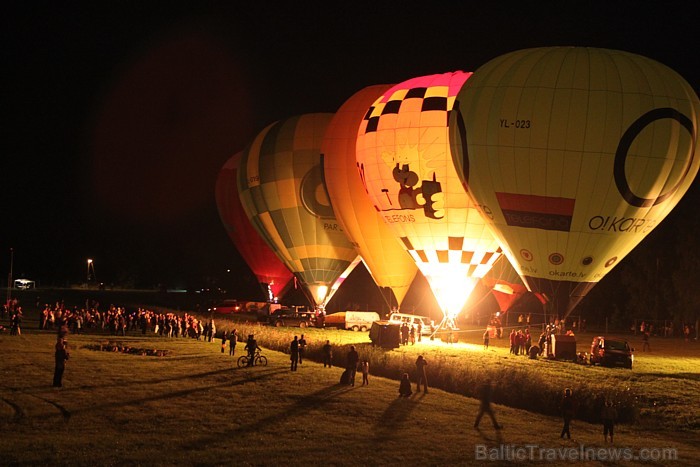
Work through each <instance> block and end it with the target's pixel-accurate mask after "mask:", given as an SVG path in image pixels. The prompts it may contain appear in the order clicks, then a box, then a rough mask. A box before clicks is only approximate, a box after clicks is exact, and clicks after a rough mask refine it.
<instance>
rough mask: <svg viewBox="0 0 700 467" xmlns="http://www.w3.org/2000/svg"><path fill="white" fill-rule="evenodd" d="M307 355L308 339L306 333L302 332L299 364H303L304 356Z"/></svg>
mask: <svg viewBox="0 0 700 467" xmlns="http://www.w3.org/2000/svg"><path fill="white" fill-rule="evenodd" d="M305 355H306V339H305V338H304V335H303V334H302V335H301V337H300V338H299V364H300V365H301V364H302V363H304V362H303V360H304V356H305Z"/></svg>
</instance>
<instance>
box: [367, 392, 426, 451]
mask: <svg viewBox="0 0 700 467" xmlns="http://www.w3.org/2000/svg"><path fill="white" fill-rule="evenodd" d="M424 397H425V393H421V394H419V393H417V392H416V393H414V394H413V395H412V396H411V397H408V398H407V397H397V398H396V399H394V400H393V402H391V404H389V406H388V407H387V408H386V410H385V411H384V413H383V414H382V416H381V418H380V419H379V422H377V424H376V425H375V427H374V432H375V436H374V443H375V444H377V445H381V444H382V443H384V442H386V441H388V440H390V439H392V438H395V437H398V436H400V435H398V434H397V430H398V429H400V428H401V427H402V426H403V425H405V424H406V423H407V421H408V418H409V415H411V412H413V410H414V409H415V408H416V407H417V406H418V403H419V402H420V401H421V400H422V399H423V398H424Z"/></svg>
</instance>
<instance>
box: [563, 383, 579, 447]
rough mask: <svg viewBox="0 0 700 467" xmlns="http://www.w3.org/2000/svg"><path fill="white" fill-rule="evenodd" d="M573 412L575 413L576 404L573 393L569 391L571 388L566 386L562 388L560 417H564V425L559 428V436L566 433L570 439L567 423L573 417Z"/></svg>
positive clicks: (568, 423)
mask: <svg viewBox="0 0 700 467" xmlns="http://www.w3.org/2000/svg"><path fill="white" fill-rule="evenodd" d="M575 413H576V404H575V401H574V396H573V393H572V392H571V389H569V388H566V389H565V390H564V397H563V399H562V401H561V414H562V417H563V418H564V426H563V427H562V429H561V436H560V438H564V435H566V437H567V439H571V432H570V431H569V425H570V423H571V420H572V419H573V418H574V415H575Z"/></svg>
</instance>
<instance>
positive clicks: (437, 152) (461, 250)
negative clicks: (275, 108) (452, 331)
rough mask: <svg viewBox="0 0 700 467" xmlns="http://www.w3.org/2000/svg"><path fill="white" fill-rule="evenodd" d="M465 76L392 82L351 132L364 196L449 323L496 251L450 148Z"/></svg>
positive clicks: (428, 77)
mask: <svg viewBox="0 0 700 467" xmlns="http://www.w3.org/2000/svg"><path fill="white" fill-rule="evenodd" d="M469 76H470V73H463V72H456V73H445V74H442V75H430V76H423V77H418V78H414V79H411V80H408V81H405V82H403V83H400V84H397V85H396V86H393V87H392V88H391V89H389V90H387V91H386V92H385V93H384V94H383V95H382V96H381V97H380V98H378V99H377V100H376V101H375V102H374V104H373V105H372V106H371V107H370V109H369V111H368V112H367V113H366V116H365V119H364V120H363V122H362V124H361V126H360V129H359V132H358V136H357V163H358V169H359V171H360V174H361V176H362V179H363V181H364V184H365V187H366V190H367V193H368V194H369V196H370V198H371V199H372V202H373V203H374V206H375V208H376V210H377V211H378V212H379V213H381V215H382V217H383V219H384V221H385V222H386V223H387V225H388V226H389V227H390V228H391V229H392V230H393V231H394V234H395V235H396V236H397V237H398V238H399V239H400V240H401V243H402V244H403V246H404V248H405V249H406V251H407V252H408V253H409V254H410V255H411V257H412V258H413V259H414V261H415V263H416V265H417V266H418V268H419V269H420V271H421V272H422V273H423V275H424V276H425V278H426V279H427V281H428V283H429V284H430V287H431V289H432V291H433V293H434V294H435V297H436V299H437V301H438V304H439V305H440V307H441V309H442V310H443V313H445V315H446V317H447V318H449V319H451V320H453V319H454V318H455V317H456V315H457V314H458V313H459V312H461V311H462V307H463V306H464V303H465V302H466V300H467V298H468V297H469V294H470V293H471V291H472V289H473V288H474V286H475V285H476V283H477V281H478V280H479V279H480V278H482V277H483V276H484V275H485V274H486V272H488V270H489V269H490V268H491V266H492V265H493V263H494V261H496V259H497V258H498V257H499V256H500V248H499V245H498V243H497V242H496V240H495V238H494V237H493V235H492V234H491V233H490V231H489V229H488V227H487V226H486V223H485V222H484V220H483V219H482V218H481V216H480V214H479V212H478V210H477V209H476V206H475V205H474V204H473V202H472V201H471V200H470V198H469V196H468V195H467V193H466V192H465V191H464V188H463V187H462V184H461V181H460V179H459V177H458V174H457V172H456V170H455V167H454V164H453V162H452V156H451V153H450V147H449V139H448V135H449V132H448V117H449V114H450V112H451V111H452V106H453V103H454V100H455V96H456V94H457V92H458V91H459V89H460V87H461V86H462V85H463V83H464V82H465V81H467V79H468V78H469Z"/></svg>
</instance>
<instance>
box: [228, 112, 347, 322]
mask: <svg viewBox="0 0 700 467" xmlns="http://www.w3.org/2000/svg"><path fill="white" fill-rule="evenodd" d="M332 117H333V114H325V113H317V114H305V115H300V116H297V117H292V118H288V119H286V120H281V121H278V122H276V123H273V124H272V125H269V126H268V127H267V128H265V129H264V130H263V131H262V132H261V133H260V134H258V136H257V137H256V138H255V139H254V140H253V142H252V143H251V144H250V145H249V146H248V147H247V148H246V150H245V151H244V152H243V156H242V160H241V166H240V172H239V176H238V190H239V193H240V197H241V203H242V204H243V207H244V209H245V212H246V214H247V216H248V218H249V219H250V221H251V223H252V224H253V226H254V227H255V228H256V230H257V231H258V232H259V233H260V234H261V236H262V237H263V238H264V239H265V241H266V242H267V244H268V245H269V246H270V247H272V249H273V250H274V251H275V253H276V254H277V256H278V257H279V259H280V260H281V261H282V262H283V263H284V264H286V265H287V267H288V268H289V270H290V271H292V272H293V273H294V275H295V278H296V280H297V281H298V282H299V283H301V285H302V286H303V287H305V290H306V291H307V292H308V294H309V296H308V298H309V300H310V301H311V303H313V304H314V305H315V306H316V307H317V310H318V311H319V312H320V311H322V310H323V309H324V307H325V305H326V304H327V303H328V301H329V300H330V299H331V297H332V295H333V293H334V292H335V291H336V290H337V287H338V286H339V280H342V279H343V278H344V277H345V276H346V275H347V273H348V272H349V271H350V270H351V269H352V267H354V265H355V264H358V262H359V261H360V259H359V257H358V255H357V252H356V251H355V249H354V247H353V246H352V244H351V243H350V241H349V240H348V239H347V237H346V236H345V233H343V231H342V229H341V228H340V226H339V225H338V222H337V220H336V218H335V214H334V212H333V207H332V206H331V203H330V201H329V198H328V194H327V190H326V186H325V182H324V178H323V167H322V165H321V150H320V148H321V141H322V139H323V135H324V133H325V131H326V127H327V126H328V123H329V122H330V120H331V118H332ZM344 273H345V274H344Z"/></svg>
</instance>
